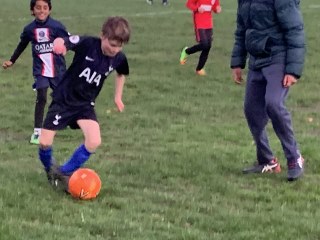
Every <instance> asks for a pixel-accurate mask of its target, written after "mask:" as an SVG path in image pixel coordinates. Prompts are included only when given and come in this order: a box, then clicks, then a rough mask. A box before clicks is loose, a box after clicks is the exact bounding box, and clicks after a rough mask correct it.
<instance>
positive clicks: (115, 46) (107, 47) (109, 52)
mask: <svg viewBox="0 0 320 240" xmlns="http://www.w3.org/2000/svg"><path fill="white" fill-rule="evenodd" d="M100 38H101V50H102V53H103V54H104V55H106V56H109V57H114V56H115V55H117V53H119V52H120V51H121V50H122V47H123V43H122V42H119V41H117V40H109V39H108V38H106V37H104V36H101V37H100Z"/></svg>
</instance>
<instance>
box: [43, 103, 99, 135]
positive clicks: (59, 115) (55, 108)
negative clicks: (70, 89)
mask: <svg viewBox="0 0 320 240" xmlns="http://www.w3.org/2000/svg"><path fill="white" fill-rule="evenodd" d="M83 119H90V120H93V121H96V122H98V120H97V116H96V113H95V111H94V107H93V106H88V107H83V106H82V107H68V106H65V105H62V104H59V103H56V102H52V103H51V104H50V106H49V108H48V112H47V115H46V118H45V120H44V123H43V128H44V129H48V130H53V131H56V130H62V129H65V128H66V127H68V126H69V127H70V128H72V129H79V125H78V124H77V121H78V120H83Z"/></svg>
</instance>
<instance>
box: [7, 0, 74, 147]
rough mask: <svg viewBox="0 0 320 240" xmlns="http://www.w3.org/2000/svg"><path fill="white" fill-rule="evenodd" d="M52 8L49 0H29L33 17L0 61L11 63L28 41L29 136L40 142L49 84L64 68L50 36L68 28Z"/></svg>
mask: <svg viewBox="0 0 320 240" xmlns="http://www.w3.org/2000/svg"><path fill="white" fill-rule="evenodd" d="M51 8H52V6H51V0H31V1H30V10H31V14H32V15H33V16H34V17H35V20H34V21H32V22H31V23H30V24H28V25H27V26H25V27H24V29H23V32H22V33H21V36H20V42H19V44H18V46H17V48H16V50H15V51H14V53H13V55H12V56H11V58H10V60H8V61H5V62H4V63H3V64H2V66H3V68H4V69H7V68H9V67H11V66H12V65H13V64H14V63H15V62H16V60H17V59H18V58H19V56H20V55H21V54H22V52H23V51H24V50H25V49H26V47H27V46H28V44H29V42H31V45H32V46H31V47H32V58H33V76H34V80H35V82H34V85H33V87H34V88H35V89H36V90H37V98H36V105H35V111H34V133H33V134H32V136H31V139H30V143H32V144H39V136H40V134H41V127H42V122H43V115H44V109H45V105H46V102H47V91H48V88H49V87H51V88H52V89H54V88H55V86H56V85H57V83H58V81H59V80H60V79H61V76H62V75H63V73H64V72H65V70H66V66H65V60H64V57H63V56H61V55H57V54H54V53H53V52H52V48H53V40H54V39H55V38H57V37H66V36H68V32H67V31H66V28H65V27H64V25H62V24H61V23H60V22H59V21H56V20H54V19H53V18H51V17H50V13H51Z"/></svg>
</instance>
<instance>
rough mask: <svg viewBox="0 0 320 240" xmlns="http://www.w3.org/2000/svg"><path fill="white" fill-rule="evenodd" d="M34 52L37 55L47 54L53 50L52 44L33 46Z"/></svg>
mask: <svg viewBox="0 0 320 240" xmlns="http://www.w3.org/2000/svg"><path fill="white" fill-rule="evenodd" d="M34 48H35V50H36V51H37V52H38V53H48V52H52V49H53V43H42V44H36V45H35V46H34Z"/></svg>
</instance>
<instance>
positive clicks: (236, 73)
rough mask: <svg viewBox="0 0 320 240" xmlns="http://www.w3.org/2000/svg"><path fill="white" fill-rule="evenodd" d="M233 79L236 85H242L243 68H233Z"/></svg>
mask: <svg viewBox="0 0 320 240" xmlns="http://www.w3.org/2000/svg"><path fill="white" fill-rule="evenodd" d="M232 78H233V81H234V82H235V83H236V84H241V83H242V81H243V79H242V70H241V68H233V69H232Z"/></svg>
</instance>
